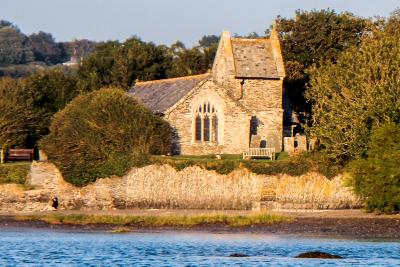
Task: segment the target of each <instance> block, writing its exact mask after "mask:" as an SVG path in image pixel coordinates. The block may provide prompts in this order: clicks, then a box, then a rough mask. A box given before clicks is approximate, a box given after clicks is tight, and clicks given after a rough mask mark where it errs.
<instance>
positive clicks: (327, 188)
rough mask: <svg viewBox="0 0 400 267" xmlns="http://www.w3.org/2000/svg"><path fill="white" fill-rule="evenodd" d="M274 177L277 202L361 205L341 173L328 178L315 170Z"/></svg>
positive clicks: (318, 206)
mask: <svg viewBox="0 0 400 267" xmlns="http://www.w3.org/2000/svg"><path fill="white" fill-rule="evenodd" d="M271 178H272V177H271ZM272 179H273V178H272ZM275 179H276V180H275V185H273V187H274V188H273V191H274V192H275V201H277V202H279V203H294V204H309V205H308V206H307V207H309V208H310V207H311V208H315V209H328V208H329V209H341V208H356V207H360V205H361V202H360V199H359V198H357V197H356V196H355V195H354V193H353V192H352V190H351V188H349V187H346V186H344V184H343V183H344V179H343V175H337V176H335V177H334V178H333V179H331V180H329V179H327V178H326V177H325V176H323V175H321V174H319V173H317V172H309V173H306V174H304V175H301V176H290V175H286V174H283V175H281V176H279V177H276V176H275ZM264 191H266V189H265V188H264Z"/></svg>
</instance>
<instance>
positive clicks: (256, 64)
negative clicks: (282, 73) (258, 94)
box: [231, 38, 279, 78]
mask: <svg viewBox="0 0 400 267" xmlns="http://www.w3.org/2000/svg"><path fill="white" fill-rule="evenodd" d="M231 42H232V50H233V58H234V62H235V72H236V74H235V76H236V77H240V78H279V74H278V70H277V64H276V60H275V56H274V51H273V47H272V44H271V42H270V40H269V39H242V38H232V39H231Z"/></svg>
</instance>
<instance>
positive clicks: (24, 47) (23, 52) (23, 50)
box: [0, 21, 34, 64]
mask: <svg viewBox="0 0 400 267" xmlns="http://www.w3.org/2000/svg"><path fill="white" fill-rule="evenodd" d="M33 60H34V57H33V52H32V46H31V44H30V42H29V38H28V37H26V36H25V35H24V34H23V33H21V32H20V30H19V29H18V28H17V27H16V26H14V25H12V24H11V23H10V22H7V21H1V22H0V64H24V63H28V62H31V61H33Z"/></svg>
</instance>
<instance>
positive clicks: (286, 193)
mask: <svg viewBox="0 0 400 267" xmlns="http://www.w3.org/2000/svg"><path fill="white" fill-rule="evenodd" d="M30 181H31V182H32V184H33V185H34V186H35V190H23V189H22V188H21V187H20V186H17V185H0V211H1V212H15V211H40V210H43V209H44V208H45V207H46V205H48V203H49V200H50V199H51V197H52V196H57V197H58V199H59V202H60V209H67V210H85V209H93V210H112V209H126V208H185V209H250V208H252V207H253V206H254V204H255V203H260V202H262V203H273V204H274V205H273V206H272V208H294V207H299V208H309V209H310V208H312V209H325V208H330V209H333V208H355V207H359V206H360V201H359V200H358V198H356V197H355V196H354V195H353V194H352V192H351V190H350V189H349V188H347V187H344V186H343V177H342V176H341V175H339V176H337V177H335V178H334V179H332V180H329V179H327V178H326V177H324V176H322V175H321V174H318V173H307V174H304V175H302V176H289V175H285V174H279V175H272V176H268V175H256V174H254V173H251V172H250V171H248V170H247V169H238V170H235V171H233V172H232V173H230V174H228V175H221V174H218V173H216V172H214V171H207V170H204V169H201V168H199V167H189V168H186V169H184V170H182V171H176V170H175V169H173V168H172V167H170V166H168V165H163V166H160V165H151V166H147V167H144V168H133V169H132V170H131V171H130V172H128V173H127V174H126V175H125V176H123V177H110V178H104V179H99V180H98V181H96V182H95V183H93V184H90V185H87V186H85V187H82V188H79V187H74V186H72V185H70V184H68V183H66V182H65V181H64V180H63V178H62V176H61V174H60V172H59V171H58V169H57V168H56V167H55V166H54V165H53V164H51V163H48V162H34V163H32V169H31V179H30Z"/></svg>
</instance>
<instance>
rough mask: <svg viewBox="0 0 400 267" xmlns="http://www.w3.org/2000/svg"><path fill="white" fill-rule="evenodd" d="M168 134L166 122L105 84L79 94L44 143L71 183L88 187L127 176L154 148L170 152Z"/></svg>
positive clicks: (56, 122) (42, 143)
mask: <svg viewBox="0 0 400 267" xmlns="http://www.w3.org/2000/svg"><path fill="white" fill-rule="evenodd" d="M169 133H170V132H169V127H167V124H166V122H164V121H163V120H162V119H161V118H159V117H157V116H155V115H153V114H152V113H151V111H149V110H148V109H147V108H145V107H144V106H142V105H141V104H138V103H137V102H136V100H135V99H133V98H132V97H130V96H128V95H127V94H126V93H125V92H124V91H123V90H120V89H115V88H106V89H101V90H98V91H95V92H92V93H89V94H84V95H80V96H78V97H77V98H75V99H74V100H73V101H71V102H70V103H69V104H68V105H67V106H66V108H65V109H63V110H61V111H60V112H58V113H57V114H56V115H55V116H54V118H53V121H52V123H51V127H50V134H49V135H47V136H46V137H45V138H44V139H43V140H42V141H41V147H42V148H43V149H44V150H45V151H46V152H47V154H48V155H49V158H50V159H51V160H53V161H54V162H55V163H56V165H57V166H58V167H59V168H60V170H61V172H62V173H63V176H64V178H65V179H66V180H67V181H69V182H71V183H73V184H76V185H84V184H87V183H90V182H93V181H95V180H96V179H97V178H101V177H107V176H110V175H123V174H124V173H125V172H126V171H127V170H128V169H129V168H130V167H132V166H138V165H140V164H141V163H142V159H143V157H144V156H145V155H147V154H148V153H150V152H152V151H155V150H158V152H160V153H166V152H168V151H167V149H169V138H166V137H169ZM160 136H163V139H162V140H160ZM156 146H157V147H156Z"/></svg>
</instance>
